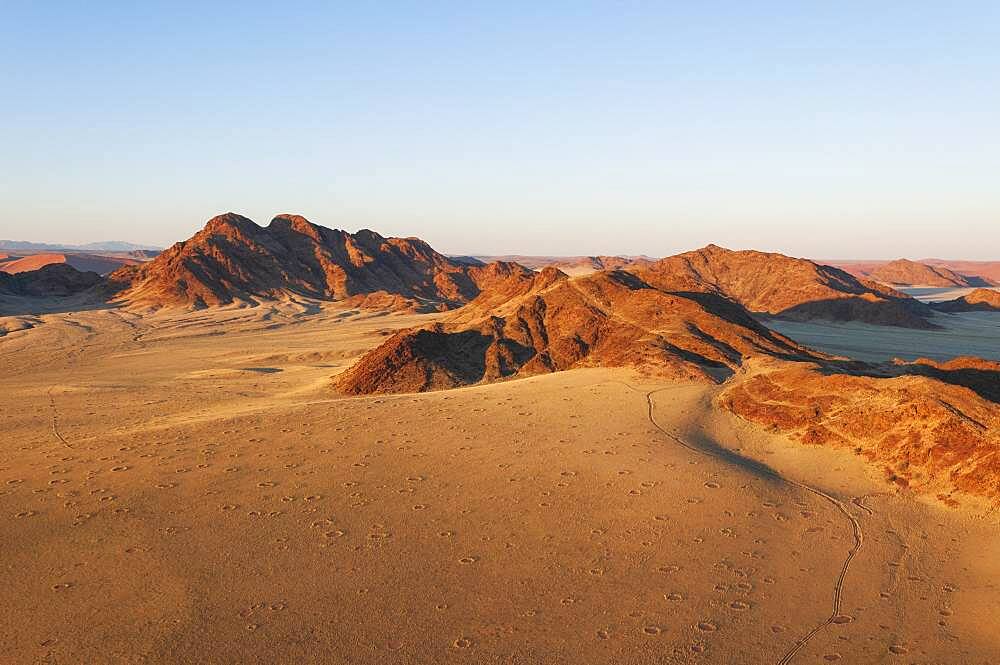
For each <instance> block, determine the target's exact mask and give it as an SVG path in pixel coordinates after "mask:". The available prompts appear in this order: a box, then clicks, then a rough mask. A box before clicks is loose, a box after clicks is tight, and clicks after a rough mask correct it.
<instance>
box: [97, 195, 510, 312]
mask: <svg viewBox="0 0 1000 665" xmlns="http://www.w3.org/2000/svg"><path fill="white" fill-rule="evenodd" d="M507 269H508V270H518V269H520V270H523V271H525V272H527V269H524V268H519V267H518V268H513V267H509V266H508V268H507ZM493 275H494V272H493V269H491V268H489V267H488V266H469V265H465V264H462V263H459V262H457V261H453V260H451V259H449V258H447V257H445V256H444V255H442V254H439V253H437V252H435V251H434V250H433V249H432V248H431V247H430V246H429V245H428V244H427V243H425V242H423V241H422V240H418V239H416V238H383V237H382V236H380V235H379V234H377V233H375V232H373V231H368V230H363V231H358V232H357V233H354V234H351V233H348V232H346V231H340V230H335V229H328V228H325V227H322V226H318V225H315V224H312V223H310V222H309V221H308V220H306V219H305V218H303V217H300V216H298V215H279V216H277V217H275V218H274V219H273V220H272V221H271V223H270V224H269V225H268V226H266V227H261V226H258V225H257V224H255V223H254V222H252V221H250V220H249V219H247V218H246V217H242V216H240V215H236V214H234V213H227V214H225V215H220V216H218V217H214V218H213V219H211V220H209V222H208V223H207V224H206V225H205V228H204V229H202V230H201V231H199V232H198V233H197V234H195V236H193V237H192V238H191V239H190V240H187V241H184V242H181V243H177V244H176V245H174V246H173V247H171V248H169V249H167V250H166V251H164V252H163V253H161V254H160V255H159V256H157V257H156V258H155V259H154V260H152V261H150V262H149V263H146V264H143V265H140V266H132V267H127V268H123V269H122V270H118V271H116V272H115V273H113V274H112V275H111V280H112V281H113V282H114V283H116V284H117V288H118V290H119V292H118V294H117V296H116V299H117V300H120V301H124V302H128V303H131V304H138V305H145V306H152V307H163V306H192V307H206V306H213V305H223V304H228V303H243V304H254V303H256V302H258V301H260V300H267V299H276V298H283V297H288V296H296V295H297V296H304V297H311V298H318V299H324V300H346V301H348V302H351V303H354V304H364V305H371V306H380V307H391V308H400V307H413V308H417V309H424V310H431V309H447V308H450V307H455V306H458V305H461V304H463V303H465V302H468V301H469V300H471V299H472V298H474V297H475V296H476V295H477V294H478V293H479V291H480V286H481V283H483V282H488V281H489V280H490V279H491V278H492V276H493Z"/></svg>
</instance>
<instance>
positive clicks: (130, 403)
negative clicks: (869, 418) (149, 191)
mask: <svg viewBox="0 0 1000 665" xmlns="http://www.w3.org/2000/svg"><path fill="white" fill-rule="evenodd" d="M427 318H428V317H414V316H402V315H387V316H372V315H366V314H361V313H359V312H351V311H341V310H336V309H329V308H327V309H323V308H320V307H317V306H314V305H310V304H308V303H302V304H300V305H294V304H288V305H282V306H279V307H274V308H257V309H252V310H223V311H218V312H213V313H198V314H192V315H188V316H183V317H176V318H170V317H166V316H162V315H161V316H155V317H151V318H150V317H147V318H139V317H136V316H134V315H131V314H128V313H120V312H116V311H111V310H106V311H95V312H81V313H77V314H72V315H68V314H50V315H41V316H37V317H32V326H33V327H30V328H24V326H19V325H16V322H13V321H11V320H6V321H0V325H5V328H4V329H6V330H11V331H12V332H9V333H8V334H7V335H6V336H4V337H0V366H2V368H3V371H2V373H0V391H2V395H3V397H2V401H0V407H2V409H0V423H2V427H3V432H4V437H3V445H2V446H0V542H2V543H3V546H2V547H0V644H2V645H3V650H2V655H0V661H2V662H5V663H6V662H11V663H35V662H37V663H143V662H147V663H449V662H454V663H574V664H575V663H827V662H838V661H839V662H843V663H865V664H867V663H996V662H1000V633H998V631H997V629H998V627H1000V619H998V618H997V617H1000V602H998V595H997V591H998V590H997V583H998V582H997V580H998V579H1000V577H998V573H1000V537H998V536H1000V531H998V527H997V520H996V517H995V515H988V514H983V513H981V512H977V511H976V510H975V509H974V507H972V506H967V507H964V508H961V509H957V510H953V509H945V508H942V507H940V506H938V505H935V504H932V503H928V502H925V501H921V500H917V499H915V498H914V497H912V496H908V495H906V494H899V493H896V492H894V491H893V490H891V489H890V488H889V487H887V486H886V485H884V484H883V483H881V482H879V481H877V480H875V479H873V477H872V476H870V475H869V474H868V473H867V471H866V469H865V467H864V466H863V465H862V463H861V462H860V461H859V460H858V459H857V458H855V457H854V456H853V455H850V454H848V453H845V452H838V451H830V450H823V449H818V448H811V447H802V446H798V445H794V444H790V443H787V442H786V441H784V440H783V439H782V438H779V437H775V436H773V435H770V434H767V433H764V432H762V431H760V430H758V429H756V428H754V427H752V426H749V425H746V424H744V423H742V422H739V421H737V420H736V419H735V418H733V417H730V416H726V415H724V414H721V413H719V412H717V411H716V410H715V409H713V408H712V406H711V398H712V396H713V394H714V390H715V389H713V388H709V387H705V386H698V385H691V384H670V383H650V382H649V381H648V380H644V379H642V378H641V377H637V376H633V375H632V374H630V373H628V372H625V371H612V370H577V371H573V372H566V373H561V374H555V375H549V376H544V377H539V378H534V379H527V380H521V381H514V382H509V383H503V384H495V385H490V386H481V387H473V388H467V389H462V390H456V391H447V392H440V393H432V394H424V395H403V396H388V397H374V398H349V399H345V398H341V397H338V396H336V395H334V394H332V393H331V392H330V390H329V387H328V384H329V378H330V376H331V375H333V374H335V373H336V372H338V371H341V370H342V369H343V368H344V367H345V366H347V365H348V364H350V362H352V360H353V359H354V358H355V357H357V356H358V355H359V354H360V353H362V352H363V351H364V350H366V349H368V348H370V347H372V346H373V345H375V344H377V343H378V342H379V341H380V340H381V339H383V337H384V335H385V334H386V332H387V331H388V330H391V329H393V328H396V327H399V326H403V325H413V324H414V323H417V322H419V321H423V320H427ZM19 328H24V329H19Z"/></svg>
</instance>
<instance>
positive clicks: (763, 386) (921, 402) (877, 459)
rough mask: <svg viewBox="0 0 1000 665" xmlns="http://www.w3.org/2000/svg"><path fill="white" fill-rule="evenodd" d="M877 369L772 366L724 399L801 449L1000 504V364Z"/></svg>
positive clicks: (905, 482) (920, 487)
mask: <svg viewBox="0 0 1000 665" xmlns="http://www.w3.org/2000/svg"><path fill="white" fill-rule="evenodd" d="M880 371H881V372H884V373H885V375H884V376H877V375H875V374H872V373H868V374H865V373H858V372H836V371H831V368H830V367H829V366H822V365H814V364H808V363H796V364H792V363H772V364H770V365H765V366H764V368H763V369H761V368H759V367H758V368H756V371H752V372H750V375H749V376H748V377H746V378H744V379H743V380H740V381H738V382H734V383H733V385H732V386H731V387H729V388H727V389H726V390H725V391H724V392H723V393H722V394H721V395H720V397H719V398H718V401H719V404H720V405H721V406H722V407H724V408H726V409H728V410H730V411H732V412H733V413H735V414H736V415H738V416H740V417H741V418H744V419H746V420H749V421H752V422H755V423H758V424H760V425H763V426H766V427H769V428H772V429H774V430H776V431H781V432H784V433H786V434H789V435H790V436H792V437H793V438H795V439H797V440H799V441H801V442H802V443H805V444H810V445H828V446H835V447H841V448H846V449H849V450H851V451H853V452H855V453H856V454H858V455H861V456H863V457H864V458H865V459H867V460H868V461H869V462H870V463H872V464H874V465H875V466H876V467H878V468H879V469H881V471H882V473H883V474H884V475H885V477H886V479H887V480H889V481H891V482H893V483H896V484H898V485H901V486H905V487H909V488H911V489H913V490H915V491H918V492H921V493H927V494H932V495H935V496H937V497H938V498H940V499H942V500H944V501H946V502H949V503H952V502H954V501H955V496H954V495H955V494H956V493H964V494H968V495H972V496H977V497H982V498H985V499H987V500H989V501H993V502H998V501H1000V458H998V457H997V455H996V452H997V450H998V449H1000V405H998V404H997V400H998V399H1000V394H998V393H1000V364H997V363H990V362H987V361H983V360H980V359H956V360H955V361H951V362H949V363H934V362H932V361H920V362H918V363H914V364H906V363H900V364H897V365H896V366H895V367H890V368H880Z"/></svg>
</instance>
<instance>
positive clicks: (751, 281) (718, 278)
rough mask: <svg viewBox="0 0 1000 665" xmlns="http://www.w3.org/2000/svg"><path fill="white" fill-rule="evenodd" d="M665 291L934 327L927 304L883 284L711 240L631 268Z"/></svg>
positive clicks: (757, 308)
mask: <svg viewBox="0 0 1000 665" xmlns="http://www.w3.org/2000/svg"><path fill="white" fill-rule="evenodd" d="M633 272H635V274H637V275H638V276H639V277H640V278H642V279H643V280H644V281H646V282H648V283H649V284H651V285H653V286H656V287H657V288H660V289H662V290H665V291H672V292H685V291H694V292H707V293H716V294H718V295H721V296H724V297H727V298H731V299H732V300H735V301H736V302H738V303H740V304H741V305H743V306H744V307H746V308H747V309H748V310H750V311H751V312H754V313H755V314H761V315H766V316H778V317H782V318H788V319H793V320H809V319H825V320H831V321H861V322H864V323H873V324H878V325H893V326H904V327H908V328H933V327H934V324H932V323H931V322H930V320H929V317H930V316H931V313H932V312H931V310H930V309H929V308H928V307H927V306H926V305H924V304H922V303H920V302H918V301H916V300H914V299H913V298H911V297H909V296H907V295H905V294H903V293H900V292H898V291H896V290H894V289H891V288H889V287H887V286H883V285H881V284H878V283H875V282H872V281H870V280H865V279H859V278H857V277H854V276H853V275H850V274H848V273H847V272H844V271H843V270H840V269H839V268H834V267H832V266H824V265H820V264H818V263H814V262H812V261H808V260H806V259H797V258H792V257H788V256H784V255H782V254H774V253H766V252H757V251H752V250H745V251H733V250H728V249H724V248H722V247H717V246H715V245H709V246H707V247H704V248H702V249H699V250H695V251H693V252H686V253H684V254H678V255H676V256H670V257H667V258H665V259H661V260H659V261H656V262H655V263H652V264H650V265H648V266H645V267H641V268H638V269H635V270H633Z"/></svg>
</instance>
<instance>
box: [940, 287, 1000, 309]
mask: <svg viewBox="0 0 1000 665" xmlns="http://www.w3.org/2000/svg"><path fill="white" fill-rule="evenodd" d="M932 307H933V308H934V309H937V310H940V311H942V312H949V313H951V312H1000V291H994V290H993V289H976V290H975V291H971V292H969V293H966V294H965V295H964V296H962V297H960V298H955V299H954V300H945V301H944V302H938V303H934V304H933V305H932Z"/></svg>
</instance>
